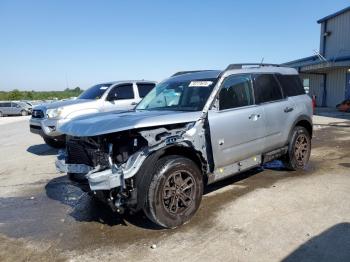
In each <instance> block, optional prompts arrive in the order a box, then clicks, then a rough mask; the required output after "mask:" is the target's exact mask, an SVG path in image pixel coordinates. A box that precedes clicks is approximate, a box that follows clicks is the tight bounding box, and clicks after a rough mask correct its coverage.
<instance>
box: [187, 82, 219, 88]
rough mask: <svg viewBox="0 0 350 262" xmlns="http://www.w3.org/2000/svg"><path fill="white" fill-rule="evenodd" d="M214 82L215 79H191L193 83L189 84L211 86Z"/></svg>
mask: <svg viewBox="0 0 350 262" xmlns="http://www.w3.org/2000/svg"><path fill="white" fill-rule="evenodd" d="M212 83H213V81H191V83H190V84H189V85H188V86H191V87H192V86H202V87H206V86H210V85H211V84H212Z"/></svg>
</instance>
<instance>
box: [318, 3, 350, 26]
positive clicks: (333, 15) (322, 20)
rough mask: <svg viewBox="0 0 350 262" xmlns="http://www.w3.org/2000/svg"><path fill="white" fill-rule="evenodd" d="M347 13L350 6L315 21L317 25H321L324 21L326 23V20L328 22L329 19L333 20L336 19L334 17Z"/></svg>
mask: <svg viewBox="0 0 350 262" xmlns="http://www.w3.org/2000/svg"><path fill="white" fill-rule="evenodd" d="M347 11H350V6H348V7H346V8H344V9H342V10H339V11H338V12H335V13H333V14H330V15H327V16H325V17H323V18H321V19H320V20H318V21H317V23H319V24H320V23H322V22H324V21H327V20H329V19H331V18H334V17H336V16H338V15H341V14H344V13H345V12H347Z"/></svg>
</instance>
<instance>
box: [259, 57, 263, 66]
mask: <svg viewBox="0 0 350 262" xmlns="http://www.w3.org/2000/svg"><path fill="white" fill-rule="evenodd" d="M263 63H264V57H263V58H262V59H261V62H260V65H262V64H263Z"/></svg>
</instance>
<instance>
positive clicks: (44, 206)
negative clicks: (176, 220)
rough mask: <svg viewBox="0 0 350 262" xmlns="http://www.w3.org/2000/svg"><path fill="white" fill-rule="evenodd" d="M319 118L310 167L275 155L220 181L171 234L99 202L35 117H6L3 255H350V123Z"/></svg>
mask: <svg viewBox="0 0 350 262" xmlns="http://www.w3.org/2000/svg"><path fill="white" fill-rule="evenodd" d="M314 124H315V132H314V137H313V140H312V143H313V148H312V155H311V160H310V163H309V166H308V167H307V168H306V170H304V171H302V172H288V171H286V170H284V169H283V167H282V166H281V164H280V163H279V162H278V161H275V162H273V163H272V164H270V165H268V166H265V167H264V168H257V169H254V170H252V171H249V172H245V173H242V174H239V175H236V176H234V177H232V178H229V179H227V180H225V181H222V182H219V183H216V184H214V185H212V186H210V187H208V188H206V190H205V195H204V197H203V201H202V203H201V206H200V209H199V210H198V213H197V214H196V215H195V217H194V218H193V219H192V220H191V221H190V222H189V223H188V224H186V225H184V226H182V227H180V228H177V229H174V230H164V229H159V228H157V227H155V226H154V225H153V224H152V223H150V222H149V221H148V220H147V219H146V218H145V216H144V215H143V214H142V213H138V214H135V215H132V216H130V215H126V216H123V217H121V216H118V215H116V214H114V213H112V212H111V211H109V210H108V209H107V208H106V207H105V206H103V205H100V204H99V203H97V202H95V201H93V200H92V199H91V198H90V196H89V195H88V194H86V193H84V192H82V191H81V190H80V189H79V188H78V187H76V186H75V185H74V184H72V183H71V182H70V181H69V180H68V179H67V177H66V176H64V175H61V174H58V173H57V172H56V170H55V168H54V160H55V156H56V154H57V151H56V150H54V149H52V148H50V147H48V146H46V145H45V144H44V142H43V140H42V139H41V138H40V137H39V136H37V135H34V134H31V133H30V132H29V124H28V117H15V118H14V117H11V118H2V119H0V261H95V260H100V261H112V260H113V261H350V121H348V120H346V119H342V118H331V117H315V118H314ZM152 245H155V246H153V247H154V248H151V247H152Z"/></svg>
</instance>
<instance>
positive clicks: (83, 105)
mask: <svg viewBox="0 0 350 262" xmlns="http://www.w3.org/2000/svg"><path fill="white" fill-rule="evenodd" d="M155 84H156V82H154V81H145V80H140V81H137V80H130V81H116V82H109V83H103V84H98V85H95V86H93V87H91V88H89V89H87V90H86V91H85V92H83V93H82V94H81V95H80V96H79V97H78V98H77V99H72V100H66V101H58V102H53V103H49V104H42V105H39V106H36V107H35V108H34V109H33V113H32V117H31V119H30V123H29V125H30V131H31V132H32V133H35V134H39V135H41V136H42V137H43V139H44V141H45V142H46V143H47V144H48V145H50V146H52V147H55V148H61V147H64V145H65V135H64V133H62V132H61V131H59V127H60V126H62V125H63V124H65V123H67V122H68V121H70V120H72V119H73V118H76V117H78V116H82V115H88V114H93V113H105V112H110V111H116V110H130V109H133V108H134V107H135V106H136V105H137V103H139V102H140V101H141V99H142V98H143V97H145V96H146V95H147V94H148V92H149V91H151V90H152V89H153V88H154V86H155ZM91 125H94V123H91Z"/></svg>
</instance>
